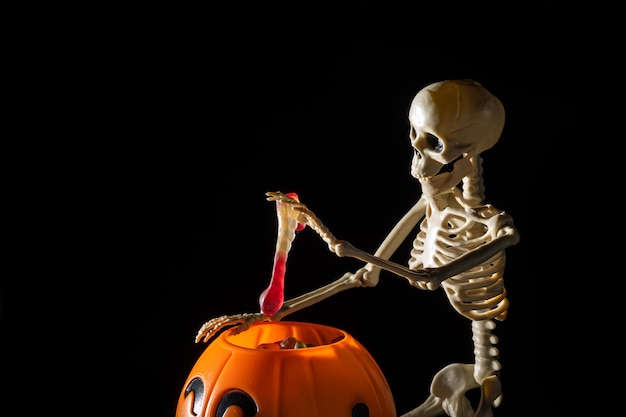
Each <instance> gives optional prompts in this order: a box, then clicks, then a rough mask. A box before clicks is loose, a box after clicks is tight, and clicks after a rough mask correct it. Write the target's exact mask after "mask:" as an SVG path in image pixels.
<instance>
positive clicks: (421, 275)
mask: <svg viewBox="0 0 626 417" xmlns="http://www.w3.org/2000/svg"><path fill="white" fill-rule="evenodd" d="M504 231H505V234H504V235H502V236H500V237H499V238H498V239H496V240H494V241H492V242H489V243H487V244H485V245H483V246H481V247H479V248H477V249H474V250H473V251H471V252H468V253H466V254H464V255H463V256H460V257H459V258H457V259H455V260H454V261H452V262H450V263H448V264H446V265H443V266H441V267H438V268H424V269H419V270H411V269H409V268H407V267H405V266H403V265H399V264H396V263H395V262H391V261H388V260H386V259H382V258H379V257H377V256H374V255H371V254H369V253H367V252H364V251H362V250H360V249H358V248H355V247H354V246H352V245H351V244H350V243H348V242H345V241H341V242H338V243H337V244H335V247H334V252H335V253H337V255H338V256H342V257H343V256H349V257H352V258H356V259H360V260H362V261H365V262H368V263H370V264H372V265H375V266H378V267H380V268H383V269H385V270H387V271H389V272H393V273H394V274H396V275H399V276H401V277H403V278H406V279H407V280H408V281H409V282H411V283H415V282H418V281H420V282H428V288H429V289H431V290H433V289H435V288H437V287H439V285H440V284H441V282H442V281H444V280H446V279H448V278H450V277H453V276H455V275H458V274H460V273H461V272H464V271H467V270H468V269H470V268H473V267H475V266H478V265H480V264H482V263H484V262H487V261H488V260H489V259H490V258H492V257H493V256H495V255H496V254H498V253H500V252H501V251H502V250H504V249H506V248H508V247H509V246H512V245H515V244H516V243H517V242H518V241H519V235H518V234H517V232H516V231H515V229H513V228H511V227H507V228H505V229H504Z"/></svg>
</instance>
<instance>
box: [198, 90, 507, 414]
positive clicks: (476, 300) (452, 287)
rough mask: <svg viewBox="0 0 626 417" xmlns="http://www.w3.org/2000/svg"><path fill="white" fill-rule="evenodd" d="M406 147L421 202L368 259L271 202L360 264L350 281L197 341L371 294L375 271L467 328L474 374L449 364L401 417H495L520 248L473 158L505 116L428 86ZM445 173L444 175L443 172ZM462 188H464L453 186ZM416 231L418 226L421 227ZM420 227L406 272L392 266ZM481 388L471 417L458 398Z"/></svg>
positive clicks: (307, 218) (484, 96) (307, 214)
mask: <svg viewBox="0 0 626 417" xmlns="http://www.w3.org/2000/svg"><path fill="white" fill-rule="evenodd" d="M409 121H410V125H411V132H410V140H411V145H412V146H413V148H414V157H413V161H412V165H411V175H412V176H414V177H415V178H416V179H417V180H418V181H419V182H420V184H421V187H422V196H421V197H420V199H419V200H418V202H417V203H416V204H415V205H414V206H413V208H411V210H409V212H408V213H407V214H406V215H405V216H404V217H403V218H402V219H401V220H400V221H399V222H398V224H396V226H395V227H394V228H393V230H392V231H391V232H390V234H389V235H388V236H387V237H386V239H385V240H384V241H383V243H382V244H381V245H380V247H379V248H378V250H377V251H376V253H375V254H374V255H371V254H368V253H366V252H364V251H361V250H359V249H357V248H355V247H353V246H352V245H351V244H349V243H348V242H345V241H342V240H338V239H336V238H335V237H334V236H333V235H332V234H331V233H330V231H329V230H328V228H326V227H325V226H324V225H323V224H322V223H321V221H319V219H318V218H317V217H316V216H315V215H314V214H313V212H312V211H311V210H309V209H308V208H307V207H306V206H305V205H304V204H301V203H299V202H297V201H295V200H293V199H290V198H289V197H287V196H285V195H284V194H282V193H268V200H280V201H283V202H288V203H290V204H291V205H292V208H293V210H296V211H297V212H299V217H298V221H300V222H302V223H306V224H307V225H309V226H310V227H311V228H313V229H314V230H315V231H316V232H317V233H318V234H320V236H321V237H322V238H323V240H324V241H325V242H326V243H327V244H328V246H329V248H330V250H331V251H332V252H334V253H336V254H337V255H338V256H350V257H354V258H357V259H361V260H363V261H365V262H367V264H366V265H365V266H364V267H363V268H361V269H359V270H358V271H356V272H354V273H346V274H344V275H343V276H342V277H341V278H339V279H338V280H337V281H335V282H333V283H331V284H329V285H327V286H325V287H322V288H320V289H318V290H315V291H312V292H311V293H308V294H304V295H302V296H299V297H297V298H294V299H292V300H288V301H286V302H285V304H284V305H283V307H282V308H281V309H280V310H279V311H278V312H277V313H276V314H275V315H273V316H267V315H264V314H262V313H258V314H244V315H236V316H224V317H219V318H216V319H213V320H211V321H209V322H207V323H205V325H204V326H203V327H202V328H201V329H200V331H199V332H198V335H197V337H196V341H199V340H200V339H203V340H205V341H207V340H209V339H210V337H211V336H212V335H214V334H216V332H217V331H218V330H219V329H221V328H223V327H225V326H230V325H237V326H238V327H236V328H235V331H244V330H245V329H247V328H248V327H249V325H251V324H252V323H254V322H256V321H262V320H281V319H282V318H283V317H285V316H286V315H288V314H291V313H293V312H295V311H298V310H300V309H302V308H305V307H307V306H310V305H313V304H315V303H317V302H319V301H321V300H323V299H326V298H328V297H330V296H332V295H333V294H336V293H338V292H341V291H344V290H346V289H349V288H355V287H374V286H376V285H377V283H378V280H379V274H380V270H381V268H382V269H385V270H387V271H390V272H393V273H395V274H397V275H400V276H402V277H404V278H406V279H407V280H408V281H409V283H410V284H411V285H413V286H415V287H417V288H419V289H423V290H425V289H429V290H435V289H436V288H438V287H439V286H442V287H443V289H444V290H445V293H446V295H447V297H448V300H449V301H450V304H451V305H452V306H453V307H454V309H455V310H456V311H457V312H459V313H460V314H461V315H463V316H465V317H467V318H468V319H470V320H471V322H472V332H473V342H474V355H475V363H474V364H451V365H448V366H446V367H445V368H443V369H442V370H441V371H439V372H438V373H437V375H436V376H435V377H434V378H433V381H432V384H431V394H430V396H429V397H428V399H427V400H426V401H425V402H424V403H423V404H422V405H420V406H419V407H417V408H416V409H414V410H412V411H411V412H409V413H407V414H405V415H404V416H403V417H427V416H436V415H440V414H442V413H444V412H445V413H446V414H448V415H449V416H451V417H465V416H470V415H473V416H475V417H489V416H492V406H496V407H497V406H498V405H499V404H500V402H501V399H502V398H501V389H500V380H499V377H498V371H499V370H500V364H499V362H498V355H499V352H498V350H497V349H496V347H495V344H496V343H497V338H496V337H495V336H494V335H492V334H491V331H492V330H493V329H494V328H495V322H494V321H493V320H504V318H505V317H506V314H507V310H508V300H507V298H506V290H505V288H504V282H503V273H504V266H505V253H504V250H505V249H506V248H507V247H509V246H511V245H515V244H516V243H517V242H518V241H519V235H518V233H517V231H516V229H515V228H514V226H513V219H512V218H511V217H510V216H509V215H508V214H506V213H505V212H503V211H501V210H498V209H496V208H495V207H493V206H491V205H489V204H485V202H484V187H483V179H482V158H481V156H480V153H481V152H483V151H485V150H487V149H489V148H491V147H492V146H493V145H494V144H495V143H496V142H497V141H498V140H499V138H500V134H501V132H502V129H503V127H504V107H503V106H502V103H501V102H500V101H499V100H498V99H497V98H496V97H494V96H493V95H491V94H490V93H489V92H488V91H487V90H486V89H484V88H483V87H482V86H481V85H479V84H478V83H476V82H474V81H470V80H451V81H443V82H438V83H434V84H431V85H429V86H427V87H425V88H424V89H422V90H421V91H419V92H418V93H417V95H416V96H415V98H414V99H413V102H412V104H411V108H410V110H409ZM444 167H451V168H452V170H451V171H450V172H444V169H445V168H444ZM461 182H462V188H457V186H458V185H459V184H460V183H461ZM420 221H421V223H420ZM418 223H419V232H418V234H417V237H416V238H415V240H414V242H413V249H412V250H411V257H410V260H409V261H408V268H407V267H405V266H402V265H398V264H396V263H393V262H390V261H389V258H390V257H391V255H392V254H393V253H394V252H395V251H396V249H397V248H398V247H399V246H400V244H401V243H402V242H403V241H404V240H405V239H406V238H407V237H408V235H409V234H410V233H411V231H412V230H413V229H414V228H415V226H417V225H418ZM478 387H480V388H481V401H480V403H479V405H478V406H477V407H476V410H475V411H474V409H473V407H472V405H471V404H470V402H469V400H468V399H467V398H466V397H465V392H466V391H467V390H470V389H473V388H478Z"/></svg>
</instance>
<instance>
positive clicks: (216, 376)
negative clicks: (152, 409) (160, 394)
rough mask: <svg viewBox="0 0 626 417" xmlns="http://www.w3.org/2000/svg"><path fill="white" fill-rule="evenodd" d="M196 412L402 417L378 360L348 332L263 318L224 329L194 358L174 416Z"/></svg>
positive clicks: (247, 416) (245, 416)
mask: <svg viewBox="0 0 626 417" xmlns="http://www.w3.org/2000/svg"><path fill="white" fill-rule="evenodd" d="M281 344H282V346H281ZM294 344H295V346H294ZM197 416H200V417H396V410H395V405H394V400H393V396H392V394H391V390H390V389H389V386H388V384H387V381H386V379H385V377H384V375H383V373H382V371H381V370H380V368H379V367H378V364H377V363H376V362H375V361H374V359H373V357H372V356H371V354H370V353H369V352H368V351H367V350H366V349H365V348H364V347H363V346H362V345H361V344H360V343H359V342H358V341H357V340H356V339H354V337H352V336H351V335H350V334H348V333H346V332H345V331H343V330H339V329H336V328H334V327H329V326H324V325H320V324H313V323H302V322H261V323H255V324H253V325H252V326H250V328H249V329H248V330H246V331H244V332H242V333H239V334H237V335H235V334H233V332H232V331H231V330H226V331H224V332H222V333H221V334H220V335H218V336H217V337H216V338H215V339H214V340H213V341H212V342H211V343H210V344H209V345H208V346H207V348H206V349H205V350H204V352H203V353H202V355H201V356H200V358H199V359H198V361H197V362H196V363H195V365H194V366H193V368H192V370H191V372H190V373H189V376H188V377H187V380H186V382H185V384H184V387H183V389H182V391H181V393H180V396H179V399H178V404H177V408H176V417H197Z"/></svg>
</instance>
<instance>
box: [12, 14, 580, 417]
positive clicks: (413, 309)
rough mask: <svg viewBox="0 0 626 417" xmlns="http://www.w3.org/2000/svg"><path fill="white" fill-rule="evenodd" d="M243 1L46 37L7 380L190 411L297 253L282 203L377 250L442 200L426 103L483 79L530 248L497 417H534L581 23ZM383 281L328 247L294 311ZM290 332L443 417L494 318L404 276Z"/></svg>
mask: <svg viewBox="0 0 626 417" xmlns="http://www.w3.org/2000/svg"><path fill="white" fill-rule="evenodd" d="M240 6H241V7H239V6H237V5H233V6H231V7H220V8H208V7H207V8H203V9H202V10H192V9H189V10H182V8H179V9H176V10H171V9H167V8H162V9H156V8H154V7H153V8H151V9H144V10H115V11H111V10H108V11H106V13H104V12H103V14H102V15H98V14H97V13H94V14H86V15H85V16H83V19H82V20H80V21H73V22H71V23H72V24H71V25H66V26H64V25H59V27H56V28H54V29H55V30H53V31H51V32H50V33H49V35H51V34H54V36H50V37H48V36H46V34H41V36H36V37H35V38H34V39H32V45H33V49H31V51H35V52H32V53H33V54H34V56H35V59H34V60H33V64H32V65H25V64H24V65H23V69H24V70H25V73H24V74H23V75H25V76H26V79H27V80H28V81H29V83H28V85H29V94H28V100H27V99H25V98H24V97H22V99H21V100H23V101H20V102H19V105H21V106H26V105H28V106H32V108H33V109H35V110H37V111H41V110H45V111H44V112H42V113H43V115H42V116H41V117H40V118H34V119H32V118H30V119H28V122H27V123H26V122H24V123H23V132H24V133H23V134H22V136H21V138H22V141H21V142H20V145H19V146H18V147H16V151H15V152H14V153H13V154H12V155H13V156H14V158H15V159H16V160H18V161H19V162H20V163H19V167H20V168H19V169H18V170H17V171H14V176H15V177H20V178H21V179H26V180H27V182H28V184H29V185H28V186H27V187H22V186H20V187H16V191H17V193H16V194H17V196H18V197H16V198H15V199H13V200H12V201H13V202H14V203H15V204H14V206H15V207H16V212H17V213H16V215H19V217H16V219H17V218H19V219H20V220H19V221H17V222H16V225H17V228H18V229H21V230H20V233H19V238H16V239H15V240H14V245H13V247H12V251H11V252H10V254H15V256H14V257H13V259H14V260H15V261H16V262H17V264H18V266H19V268H18V269H17V272H14V273H13V276H12V277H13V278H14V279H7V280H5V281H3V294H2V303H3V304H2V307H3V316H2V318H3V320H2V330H3V337H4V340H5V343H3V348H5V349H7V352H10V353H11V354H10V355H5V356H4V357H5V358H7V361H6V363H5V364H3V366H6V367H7V369H8V368H9V367H10V365H11V362H13V361H14V360H15V361H17V358H18V357H21V356H20V354H23V353H25V352H26V353H27V357H28V358H29V359H27V360H24V361H23V362H21V363H23V366H24V367H25V368H28V369H30V367H29V365H32V366H33V369H32V370H30V371H29V372H26V371H24V372H21V373H20V372H18V374H19V375H18V376H16V379H14V380H12V381H13V383H12V384H11V385H12V386H14V387H15V388H16V391H24V387H26V386H29V387H31V388H30V389H29V390H28V391H29V392H33V390H34V392H37V395H38V396H41V398H43V396H44V395H45V392H47V391H49V392H56V389H57V388H61V389H62V392H63V394H62V395H56V396H52V398H50V399H48V400H46V406H45V408H46V409H50V408H57V407H60V408H61V409H67V410H71V409H75V408H79V409H80V410H83V411H85V412H86V411H91V412H95V411H98V410H102V409H105V408H107V409H108V408H111V409H112V410H118V411H120V412H121V413H122V414H123V415H150V416H172V415H173V413H174V410H175V407H176V402H177V399H178V395H179V393H180V390H181V389H182V388H183V384H184V382H185V379H186V377H187V374H188V372H189V371H190V370H191V367H192V366H193V364H194V363H195V361H196V360H197V358H198V357H199V355H200V354H201V353H202V351H203V349H204V347H205V345H204V344H195V343H194V336H195V334H196V332H197V330H198V329H199V327H200V326H201V325H202V324H203V323H204V322H205V321H206V320H208V319H210V318H213V317H216V316H219V315H223V314H235V313H242V312H253V311H257V310H258V297H259V295H260V293H261V292H262V291H263V289H264V288H265V287H266V286H267V284H268V282H269V278H270V275H271V268H272V262H273V254H274V249H275V238H276V212H275V205H274V204H273V203H270V202H267V201H266V200H265V193H266V192H267V191H277V190H280V191H283V192H297V193H298V194H299V196H300V199H301V201H302V202H304V203H305V204H307V205H308V206H309V208H311V209H312V210H313V211H314V212H315V213H316V214H317V215H318V217H319V218H320V219H321V220H322V221H323V222H324V223H325V224H326V225H327V226H328V227H329V229H330V230H331V231H332V233H333V234H334V235H335V236H337V237H338V238H340V239H345V240H348V241H349V242H351V243H352V244H354V245H355V246H357V247H359V248H361V249H364V250H366V251H370V252H373V251H375V250H376V247H377V245H378V244H379V243H380V242H381V241H382V240H383V239H384V237H385V236H386V233H387V232H388V231H389V230H390V229H391V228H392V227H393V225H394V224H395V223H396V221H397V220H398V219H399V218H400V217H401V216H402V215H403V214H404V213H405V212H406V210H408V209H409V208H410V207H411V205H412V204H413V203H414V202H415V201H416V200H417V199H418V198H419V195H420V189H419V183H417V181H416V180H415V179H413V178H412V177H411V176H410V174H409V168H410V159H411V155H412V153H411V148H410V145H409V141H408V130H409V125H408V120H407V112H408V108H409V105H410V102H411V100H412V98H413V96H414V95H415V93H416V92H417V91H419V90H420V89H421V88H422V87H424V86H426V85H428V84H430V83H432V82H436V81H441V80H444V79H451V78H471V79H474V80H476V81H478V82H480V83H482V84H483V86H485V87H486V88H487V89H488V90H490V91H491V92H492V93H493V94H494V95H496V96H497V97H498V98H500V100H501V101H502V102H503V104H504V106H505V109H506V111H507V119H506V125H505V128H504V132H503V134H502V137H501V140H500V141H499V142H498V143H497V144H496V145H495V147H494V148H492V149H490V150H488V151H486V152H485V153H484V154H483V158H484V165H483V167H484V178H485V187H486V195H487V202H489V203H492V204H493V205H495V206H496V207H498V208H500V209H503V210H505V211H507V212H508V213H510V214H511V215H512V216H513V218H514V220H515V224H516V227H517V228H518V230H519V232H520V235H521V241H520V243H519V244H518V245H517V246H515V247H512V248H510V249H509V250H508V251H507V257H508V262H507V270H506V274H505V282H506V287H507V290H508V294H509V300H510V303H511V307H510V309H509V317H508V318H507V319H506V320H505V321H504V322H502V323H498V327H497V328H496V330H495V332H494V333H495V334H496V335H497V336H498V337H499V338H500V341H499V343H498V344H497V347H498V348H499V349H500V361H501V363H502V366H503V369H502V382H503V390H504V395H505V397H504V403H503V405H502V406H501V407H500V409H498V410H496V415H529V411H528V410H530V409H531V406H532V405H531V403H532V402H529V401H528V398H531V397H532V395H533V394H532V390H533V388H532V387H531V386H530V385H529V384H528V380H529V379H531V378H534V377H536V375H537V372H538V365H536V361H537V354H536V353H537V348H538V346H537V342H536V340H537V338H536V326H535V319H536V318H537V313H536V310H535V303H536V300H535V296H536V294H535V292H536V288H537V286H538V280H539V279H541V277H540V276H538V275H537V273H536V272H535V268H534V263H535V257H536V252H534V251H533V248H534V247H535V245H537V244H538V242H539V241H540V240H541V239H542V237H541V234H542V230H541V228H540V227H538V226H535V225H536V224H537V223H533V222H532V221H531V219H534V218H535V217H537V215H539V214H541V213H543V212H544V205H543V204H542V203H541V201H542V200H541V198H542V191H541V190H542V187H543V186H544V182H545V179H543V178H544V177H543V176H542V175H541V173H542V170H543V168H542V167H543V166H545V164H546V160H547V156H546V154H545V153H543V152H541V150H542V148H544V147H545V149H546V150H547V149H548V146H549V143H551V142H553V140H554V139H555V138H559V137H563V136H567V135H568V133H567V132H568V130H569V129H571V127H572V125H573V124H574V123H573V122H574V120H575V119H576V114H575V113H576V112H577V108H576V105H575V103H574V102H573V101H572V100H571V96H572V93H573V92H575V90H576V88H577V86H576V84H575V83H574V84H572V83H564V82H563V81H562V78H563V76H564V74H565V75H566V74H567V72H568V71H570V70H571V68H573V67H575V62H576V61H577V60H578V59H580V58H581V57H580V56H579V55H576V56H574V54H573V53H572V51H573V50H575V47H576V39H575V38H574V37H572V36H564V35H563V33H560V34H559V33H556V34H555V33H554V32H553V31H552V29H551V23H552V22H554V19H556V18H557V17H558V10H552V11H550V10H543V9H542V10H540V9H539V8H537V10H534V9H533V12H528V11H527V12H526V13H527V15H526V14H522V15H521V16H520V15H517V18H516V19H514V18H513V17H514V16H513V15H512V14H514V13H516V12H520V11H511V10H509V11H504V10H494V9H487V8H485V10H482V9H480V8H478V9H477V8H476V7H475V6H467V7H466V8H459V7H458V6H455V7H454V8H447V7H434V6H432V5H416V6H414V7H412V8H410V9H406V8H405V7H403V6H395V5H394V4H393V3H386V5H377V4H375V3H371V2H369V3H345V4H344V5H342V6H337V5H332V6H326V5H314V4H311V5H309V6H307V7H304V6H300V7H294V6H285V5H283V6H267V5H256V6H250V5H245V7H244V5H240ZM422 6H423V7H422ZM102 16H106V17H105V18H103V17H102ZM514 22H518V23H514ZM70 28H71V29H70ZM572 48H574V49H572ZM31 58H32V57H31ZM18 107H19V106H18ZM29 108H31V107H29ZM31 134H32V135H31ZM32 137H36V138H38V139H40V140H31V139H29V138H32ZM21 219H23V220H21ZM409 244H410V242H409ZM408 248H409V246H405V247H403V248H401V250H400V251H399V252H398V253H397V254H396V257H397V258H396V260H397V261H398V262H400V263H402V262H406V260H407V257H408V250H409V249H408ZM18 255H19V256H18ZM360 266H361V264H360V263H359V262H356V261H353V260H350V259H343V258H337V257H336V256H335V255H333V254H332V253H330V252H329V251H328V250H327V248H326V246H325V244H324V243H323V242H322V241H321V240H320V239H319V238H318V237H317V235H315V233H314V232H312V231H311V230H305V231H303V232H301V233H299V234H298V236H297V237H296V240H295V241H294V244H293V247H292V250H291V252H290V254H289V259H288V264H287V280H286V281H287V284H286V285H287V288H286V296H287V297H288V298H289V297H293V296H296V295H300V294H302V293H304V292H306V291H309V290H312V289H314V288H317V287H320V286H321V285H324V284H326V283H329V282H331V281H333V280H335V279H337V278H338V277H339V276H341V275H342V274H343V273H344V272H346V271H354V270H356V269H358V268H359V267H360ZM289 319H292V320H300V321H312V322H317V323H321V324H325V325H330V326H335V327H339V328H342V329H344V330H346V331H348V332H349V333H351V334H352V335H353V336H355V337H356V338H357V339H358V340H359V341H360V342H361V343H362V344H363V345H365V346H366V347H367V348H368V350H369V351H370V352H371V353H372V355H373V356H374V358H375V359H376V360H377V362H378V363H379V365H380V367H381V369H382V370H383V372H384V374H385V375H386V377H387V378H388V382H389V384H390V387H391V390H392V392H393V393H394V397H395V399H396V404H397V410H398V414H402V413H404V412H407V411H409V410H410V409H412V408H414V407H416V406H417V405H419V404H421V402H422V401H423V400H424V399H425V398H426V397H427V396H428V389H429V384H430V381H431V378H432V377H433V375H434V374H435V373H436V372H437V371H438V370H439V369H441V368H442V367H443V366H445V365H447V364H449V363H453V362H472V361H473V354H472V342H471V329H470V323H469V322H468V321H467V320H466V319H465V318H462V317H461V316H460V315H458V314H457V313H455V312H454V311H453V309H452V307H451V306H450V305H449V304H448V301H447V299H446V297H445V296H444V294H443V292H442V291H436V292H433V293H431V292H424V291H419V290H417V289H415V288H413V287H410V286H409V285H408V284H407V283H406V282H405V281H404V280H403V279H401V278H398V277H395V276H393V275H392V274H389V273H385V272H383V273H382V274H381V281H380V283H379V284H378V286H377V287H376V288H370V289H355V290H350V291H346V292H344V293H342V294H339V295H337V296H335V297H333V298H331V299H328V300H325V301H323V302H321V303H319V304H317V305H315V306H313V307H312V308H310V309H308V310H305V311H301V312H297V313H295V314H293V315H292V316H289ZM18 363H19V362H18ZM5 375H6V373H5ZM34 381H37V382H36V384H35V382H34ZM34 385H36V386H37V388H36V389H34V388H32V386H34ZM96 387H97V388H96ZM35 403H36V404H39V405H40V406H41V403H40V402H35ZM78 404H81V405H80V406H78Z"/></svg>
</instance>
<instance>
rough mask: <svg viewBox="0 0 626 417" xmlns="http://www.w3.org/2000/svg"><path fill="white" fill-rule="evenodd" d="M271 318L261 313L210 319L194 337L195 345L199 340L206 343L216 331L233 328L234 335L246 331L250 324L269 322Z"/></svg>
mask: <svg viewBox="0 0 626 417" xmlns="http://www.w3.org/2000/svg"><path fill="white" fill-rule="evenodd" d="M270 320H271V317H270V316H267V315H265V314H263V313H244V314H236V315H232V316H221V317H216V318H214V319H211V320H209V321H207V322H206V323H204V324H203V325H202V327H201V328H200V330H198V334H197V335H196V343H198V342H199V341H200V340H202V341H203V342H208V341H209V340H210V339H211V338H212V337H213V336H215V335H216V334H217V332H218V331H220V330H221V329H224V328H226V327H230V326H235V327H234V328H233V332H234V334H238V333H241V332H243V331H245V330H248V328H249V327H250V325H251V324H253V323H256V322H259V321H270Z"/></svg>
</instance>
